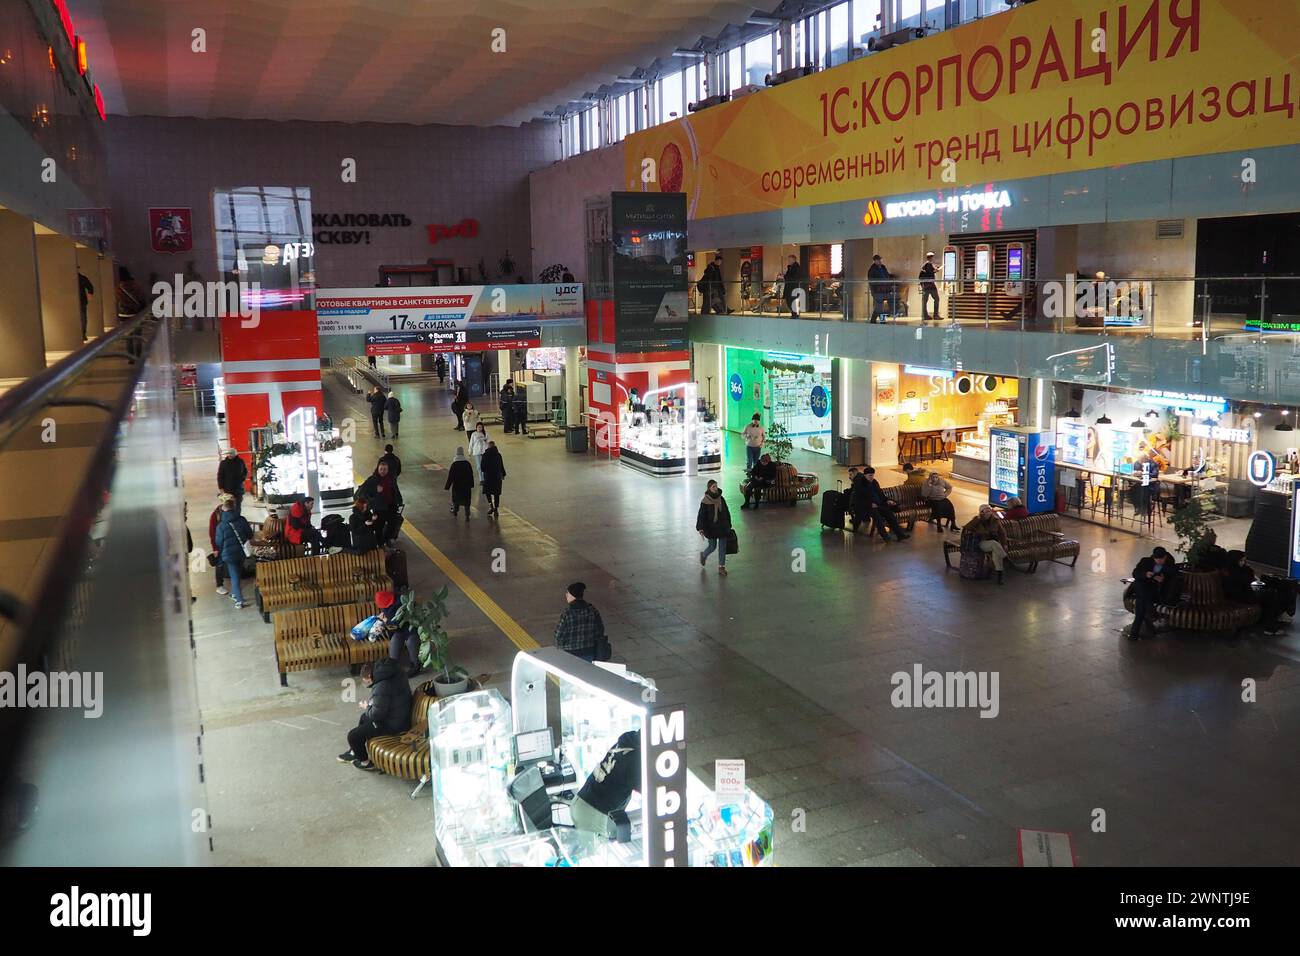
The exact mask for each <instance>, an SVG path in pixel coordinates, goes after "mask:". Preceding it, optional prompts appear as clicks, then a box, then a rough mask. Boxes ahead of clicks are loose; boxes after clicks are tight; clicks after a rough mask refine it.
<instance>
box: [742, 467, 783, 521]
mask: <svg viewBox="0 0 1300 956" xmlns="http://www.w3.org/2000/svg"><path fill="white" fill-rule="evenodd" d="M774 484H776V462H774V461H773V460H772V456H771V455H763V457H761V458H759V459H758V464H756V465H755V466H754V470H753V471H752V472H750V473H749V480H748V481H746V482H745V486H744V488H745V503H744V504H743V505H741V506H740V507H741V508H748V507H749V503H750V499H751V498H752V499H753V502H754V507H755V508H757V507H758V504H759V502H760V501H762V500H763V492H764V491H766V490H767V489H768V488H771V487H772V486H773V485H774Z"/></svg>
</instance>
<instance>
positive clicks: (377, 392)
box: [366, 385, 388, 438]
mask: <svg viewBox="0 0 1300 956" xmlns="http://www.w3.org/2000/svg"><path fill="white" fill-rule="evenodd" d="M366 401H367V402H369V403H370V423H371V424H372V425H374V427H375V437H376V438H387V437H388V433H387V432H386V431H385V430H384V407H385V406H386V405H387V404H388V396H387V395H385V394H384V390H383V389H382V388H380V387H379V386H378V385H376V386H375V387H374V388H372V389H371V390H370V394H369V395H367V396H366Z"/></svg>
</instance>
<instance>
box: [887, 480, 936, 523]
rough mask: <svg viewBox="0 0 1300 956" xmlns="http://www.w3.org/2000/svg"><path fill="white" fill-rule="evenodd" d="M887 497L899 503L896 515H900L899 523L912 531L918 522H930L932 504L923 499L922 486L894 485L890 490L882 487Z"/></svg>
mask: <svg viewBox="0 0 1300 956" xmlns="http://www.w3.org/2000/svg"><path fill="white" fill-rule="evenodd" d="M880 490H881V491H883V492H884V493H885V497H886V498H889V499H890V500H891V501H894V502H897V504H898V507H897V508H895V509H894V513H895V514H897V515H898V520H899V522H900V523H901V524H902V525H903V526H904V527H905V528H907V530H908V531H911V530H912V529H913V528H914V527H915V526H916V523H917V522H918V521H929V520H930V502H928V501H926V500H925V499H924V498H922V497H921V486H920V485H906V484H904V485H894V486H892V487H890V488H885V487H883V486H882V487H881V489H880Z"/></svg>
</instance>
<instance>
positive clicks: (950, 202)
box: [885, 189, 1011, 219]
mask: <svg viewBox="0 0 1300 956" xmlns="http://www.w3.org/2000/svg"><path fill="white" fill-rule="evenodd" d="M1009 208H1011V193H1010V192H1009V191H1008V190H1006V189H1002V190H987V191H985V192H978V193H958V194H955V195H952V196H947V197H940V198H938V199H931V198H928V197H927V198H925V199H905V200H901V201H899V202H890V203H885V218H886V219H915V218H917V217H918V216H933V215H935V214H936V213H944V212H947V213H953V212H977V211H979V210H981V209H1009Z"/></svg>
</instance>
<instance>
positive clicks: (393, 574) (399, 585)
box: [384, 548, 411, 590]
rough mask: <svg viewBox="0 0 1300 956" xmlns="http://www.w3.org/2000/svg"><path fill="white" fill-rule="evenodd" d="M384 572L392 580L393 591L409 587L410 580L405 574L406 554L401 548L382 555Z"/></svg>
mask: <svg viewBox="0 0 1300 956" xmlns="http://www.w3.org/2000/svg"><path fill="white" fill-rule="evenodd" d="M384 570H385V571H386V572H388V576H389V577H390V578H392V579H393V587H394V588H395V589H399V590H400V589H404V588H409V587H410V586H411V579H410V577H409V576H408V575H407V573H406V552H405V551H403V550H402V549H401V548H393V549H392V550H390V551H389V552H388V553H387V554H385V555H384Z"/></svg>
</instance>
